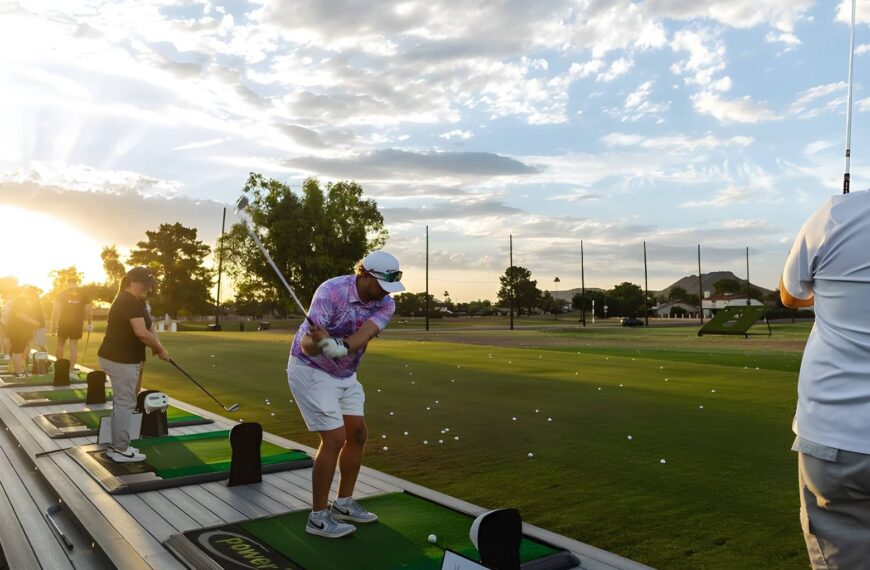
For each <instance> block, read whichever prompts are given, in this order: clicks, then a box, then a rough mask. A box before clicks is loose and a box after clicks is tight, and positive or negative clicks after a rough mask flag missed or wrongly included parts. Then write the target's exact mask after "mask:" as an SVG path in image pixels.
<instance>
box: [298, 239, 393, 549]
mask: <svg viewBox="0 0 870 570" xmlns="http://www.w3.org/2000/svg"><path fill="white" fill-rule="evenodd" d="M401 278H402V272H401V271H400V270H399V261H398V260H397V259H396V258H395V257H393V256H392V255H390V254H389V253H387V252H385V251H375V252H372V253H370V254H369V255H368V256H366V258H365V259H363V260H362V261H361V262H360V263H358V264H357V266H356V271H355V274H354V275H343V276H341V277H334V278H332V279H330V280H328V281H325V282H324V283H322V284H321V285H320V287H318V288H317V291H315V293H314V298H313V299H312V300H311V308H310V310H309V313H308V316H309V317H310V319H311V321H312V322H313V323H316V325H314V326H312V325H311V324H310V323H309V322H308V321H305V322H303V323H302V326H300V327H299V330H298V331H297V332H296V338H294V339H293V347H292V348H291V349H290V363H289V365H288V367H287V379H288V382H289V384H290V390H291V391H292V392H293V397H294V399H295V400H296V404H297V405H298V406H299V411H300V412H302V417H303V418H304V419H305V424H306V425H307V426H308V429H309V431H316V432H317V433H318V434H319V435H320V447H319V448H318V449H317V456H316V458H315V459H314V469H313V470H312V473H311V479H312V485H311V487H312V495H313V499H312V510H311V514H310V515H309V516H308V523H307V524H306V525H305V531H306V532H308V533H310V534H316V535H319V536H325V537H328V538H338V537H341V536H345V535H348V534H351V533H352V532H354V531H355V530H356V527H355V526H353V525H351V524H347V523H346V522H340V521H349V522H355V523H370V522H374V521H376V520H378V517H377V515H375V514H374V513H370V512H368V511H366V510H365V509H364V508H362V507H361V506H360V505H359V504H358V503H357V502H356V501H354V500H353V488H354V485H355V484H356V479H357V476H358V475H359V470H360V466H361V465H362V455H363V449H364V448H365V443H366V439H367V437H368V430H367V427H366V422H365V418H364V417H363V405H364V404H365V393H364V392H363V387H362V385H361V384H360V383H359V382H358V381H357V378H356V369H357V367H358V366H359V363H360V359H362V356H363V353H365V350H366V346H368V343H369V342H370V341H371V340H372V339H373V338H375V337H376V336H378V334H379V333H380V332H381V331H382V330H383V329H384V327H386V326H387V323H389V322H390V319H391V318H392V316H393V312H394V311H395V310H396V305H395V303H394V302H393V300H392V299H391V298H390V297H389V296H388V295H389V294H390V293H398V292H399V291H404V290H405V287H404V286H403V285H402V284H401V283H400V281H399V280H400V279H401ZM336 464H338V468H339V471H340V472H341V479H340V482H339V487H338V497H337V498H336V499H335V501H334V502H333V503H332V506H331V507H329V505H328V499H329V488H330V485H331V484H332V478H333V476H334V475H335V466H336Z"/></svg>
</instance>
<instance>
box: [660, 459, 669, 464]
mask: <svg viewBox="0 0 870 570" xmlns="http://www.w3.org/2000/svg"><path fill="white" fill-rule="evenodd" d="M659 463H662V464H664V463H667V461H665V460H664V459H661V460H660V461H659Z"/></svg>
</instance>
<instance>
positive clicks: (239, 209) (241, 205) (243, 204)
mask: <svg viewBox="0 0 870 570" xmlns="http://www.w3.org/2000/svg"><path fill="white" fill-rule="evenodd" d="M248 203H249V202H248V197H247V196H242V197H241V198H239V199H238V200H237V201H236V214H242V213H247V209H248Z"/></svg>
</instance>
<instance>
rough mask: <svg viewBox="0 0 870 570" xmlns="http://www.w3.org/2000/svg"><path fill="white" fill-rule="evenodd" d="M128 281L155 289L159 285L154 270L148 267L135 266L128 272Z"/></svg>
mask: <svg viewBox="0 0 870 570" xmlns="http://www.w3.org/2000/svg"><path fill="white" fill-rule="evenodd" d="M126 279H127V281H128V282H130V283H141V284H143V285H145V286H146V287H148V288H149V289H153V288H154V287H156V286H157V279H156V278H155V277H154V272H153V271H151V270H150V269H148V268H147V267H134V268H133V269H131V270H130V271H128V272H127V277H126Z"/></svg>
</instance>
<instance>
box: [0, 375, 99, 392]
mask: <svg viewBox="0 0 870 570" xmlns="http://www.w3.org/2000/svg"><path fill="white" fill-rule="evenodd" d="M87 378H88V375H87V373H86V372H82V371H77V372H74V373H73V374H72V375H71V376H70V379H69V381H70V384H83V383H85V382H87V381H88V380H87ZM53 384H54V372H53V371H50V372H47V373H45V374H33V375H30V376H26V377H24V378H15V377H14V376H11V375H2V376H0V388H20V387H22V386H52V385H53Z"/></svg>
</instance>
